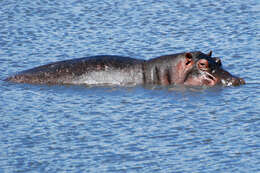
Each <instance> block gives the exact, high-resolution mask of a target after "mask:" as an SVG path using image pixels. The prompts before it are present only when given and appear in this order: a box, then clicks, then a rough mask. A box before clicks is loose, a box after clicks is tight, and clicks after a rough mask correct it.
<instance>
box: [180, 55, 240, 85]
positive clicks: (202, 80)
mask: <svg viewBox="0 0 260 173" xmlns="http://www.w3.org/2000/svg"><path fill="white" fill-rule="evenodd" d="M191 54H192V57H193V59H194V61H195V62H194V65H193V68H192V69H191V70H190V72H189V73H188V74H187V76H186V79H185V81H184V85H188V86H215V85H223V86H238V85H241V84H245V81H244V79H242V78H238V77H235V76H233V75H231V74H230V73H229V72H227V71H226V70H224V69H223V68H222V64H221V60H220V58H217V57H211V55H212V52H210V53H208V54H203V53H201V52H194V53H191Z"/></svg>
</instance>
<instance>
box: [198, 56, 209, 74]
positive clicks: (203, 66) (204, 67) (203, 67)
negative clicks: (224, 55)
mask: <svg viewBox="0 0 260 173" xmlns="http://www.w3.org/2000/svg"><path fill="white" fill-rule="evenodd" d="M208 67H209V63H208V61H207V60H205V59H201V60H199V62H198V68H199V69H200V70H203V71H204V70H208Z"/></svg>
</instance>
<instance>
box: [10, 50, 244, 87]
mask: <svg viewBox="0 0 260 173" xmlns="http://www.w3.org/2000/svg"><path fill="white" fill-rule="evenodd" d="M211 54H212V52H210V53H209V54H204V53H202V52H191V53H179V54H172V55H165V56H160V57H157V58H153V59H150V60H140V59H134V58H130V57H122V56H112V55H102V56H93V57H85V58H79V59H73V60H65V61H59V62H55V63H50V64H47V65H43V66H39V67H36V68H32V69H29V70H25V71H22V72H20V73H18V74H16V75H14V76H11V77H8V78H7V79H6V81H12V82H17V83H30V84H51V85H52V84H76V85H80V84H84V85H120V86H121V85H122V86H126V85H140V84H156V85H172V84H173V85H174V84H175V85H176V84H184V85H189V86H203V85H206V86H214V85H217V84H223V85H239V84H244V83H245V82H244V80H243V79H241V78H237V77H234V76H232V75H231V74H230V73H228V72H227V71H225V70H223V69H222V67H221V62H220V59H219V58H212V57H211Z"/></svg>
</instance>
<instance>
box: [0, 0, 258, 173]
mask: <svg viewBox="0 0 260 173" xmlns="http://www.w3.org/2000/svg"><path fill="white" fill-rule="evenodd" d="M259 31H260V2H259V1H258V0H248V1H244V0H231V1H225V0H220V1H211V0H201V1H186V0H184V1H177V0H176V1H175V0H164V1H158V0H149V1H148V0H131V1H119V0H108V1H102V0H99V1H97V0H87V1H82V0H77V1H76V0H66V1H65V0H61V1H58V0H54V1H50V0H49V1H48V0H34V1H31V0H20V1H14V0H8V1H0V79H4V78H5V77H7V76H9V75H12V74H14V73H16V72H18V71H21V70H26V69H29V68H32V67H35V66H38V65H43V64H46V63H49V62H54V61H58V60H65V59H71V58H80V57H83V56H92V55H100V54H113V55H122V56H131V57H136V58H140V59H149V58H153V57H157V56H160V55H165V54H172V53H179V52H184V51H194V50H199V51H202V52H205V53H207V52H208V51H209V50H213V55H214V56H219V57H221V59H222V63H223V65H224V67H225V69H227V70H228V71H229V72H231V73H232V74H235V75H238V76H240V77H243V78H244V79H245V80H246V82H247V84H246V85H243V86H239V87H214V88H208V89H205V88H184V87H162V88H161V87H149V88H144V87H142V86H137V87H129V88H128V87H91V88H88V87H84V86H44V85H27V84H13V83H7V82H4V81H2V80H1V81H0V172H1V173H2V172H3V173H9V172H11V173H12V172H19V173H21V172H32V173H35V172H48V173H49V172H55V173H56V172H78V173H79V172H96V173H100V172H117V173H118V172H142V173H143V172H149V173H150V172H167V173H168V172H170V173H171V172H176V173H184V172H187V173H190V172H207V173H208V172H216V173H218V172H232V173H233V172H241V173H242V172H246V173H248V172H260V96H259V95H260V49H259V45H260V34H259Z"/></svg>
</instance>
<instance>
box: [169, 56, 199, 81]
mask: <svg viewBox="0 0 260 173" xmlns="http://www.w3.org/2000/svg"><path fill="white" fill-rule="evenodd" d="M194 63H195V62H194V61H193V59H192V55H191V54H190V53H187V54H186V55H185V59H181V60H180V62H179V63H178V64H177V65H176V67H174V68H173V69H172V70H173V74H175V75H172V78H171V81H174V83H175V84H183V83H184V80H185V78H186V76H187V74H188V72H189V71H190V70H191V69H192V68H193V65H194Z"/></svg>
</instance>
